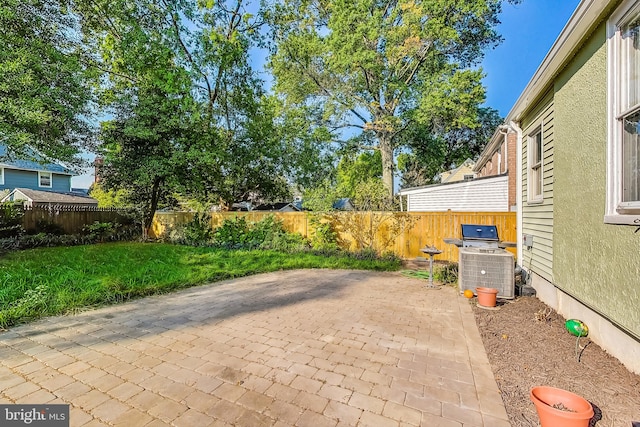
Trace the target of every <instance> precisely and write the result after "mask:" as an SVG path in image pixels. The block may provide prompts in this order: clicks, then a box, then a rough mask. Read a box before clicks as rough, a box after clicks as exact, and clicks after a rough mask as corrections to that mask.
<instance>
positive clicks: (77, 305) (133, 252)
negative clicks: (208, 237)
mask: <svg viewBox="0 0 640 427" xmlns="http://www.w3.org/2000/svg"><path fill="white" fill-rule="evenodd" d="M297 268H337V269H361V270H378V271H387V270H396V269H398V268H400V262H399V261H393V260H366V259H357V258H355V257H350V256H322V255H317V254H313V253H295V254H290V253H280V252H274V251H260V250H256V251H228V250H220V249H212V248H203V247H191V246H178V245H170V244H161V243H112V244H100V245H87V246H72V247H58V248H42V249H31V250H25V251H19V252H13V253H10V254H9V255H7V256H5V257H3V258H2V259H0V327H5V328H6V327H7V326H11V325H14V324H16V323H21V322H25V321H28V320H30V319H35V318H38V317H42V316H50V315H55V314H63V313H68V312H73V311H74V310H78V309H82V308H85V307H91V306H97V305H103V304H112V303H117V302H121V301H125V300H128V299H131V298H136V297H140V296H144V295H152V294H159V293H165V292H170V291H172V290H175V289H181V288H186V287H189V286H194V285H198V284H203V283H209V282H215V281H219V280H224V279H230V278H234V277H242V276H248V275H251V274H256V273H265V272H270V271H277V270H291V269H297Z"/></svg>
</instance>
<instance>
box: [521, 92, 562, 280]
mask: <svg viewBox="0 0 640 427" xmlns="http://www.w3.org/2000/svg"><path fill="white" fill-rule="evenodd" d="M554 107H555V104H554V97H553V92H551V91H550V92H549V93H548V94H547V95H546V96H545V97H544V98H543V99H542V101H541V102H540V103H539V104H538V105H537V107H536V108H534V109H532V110H531V111H530V112H529V113H528V114H527V116H526V117H525V118H524V120H523V121H522V129H523V135H524V136H523V141H522V142H523V150H522V156H523V162H522V165H523V167H522V190H523V206H522V233H523V234H530V235H533V241H534V245H533V247H532V248H531V249H530V250H529V249H525V250H524V252H523V256H522V258H523V259H522V260H521V262H522V265H523V266H524V267H525V268H527V269H528V270H530V271H533V272H535V273H536V274H538V275H540V276H541V277H544V278H545V279H546V280H549V281H552V280H553V251H554V250H553V239H554V237H553V232H554V216H553V206H554V182H553V173H554V140H555V115H554ZM538 126H542V142H543V149H542V173H543V186H542V195H543V199H542V201H541V202H530V201H528V200H529V194H528V178H529V177H528V167H529V159H528V151H529V150H528V148H529V147H528V138H527V136H528V135H529V134H530V133H532V132H534V131H535V130H536V129H537V128H538Z"/></svg>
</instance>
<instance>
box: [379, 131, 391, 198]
mask: <svg viewBox="0 0 640 427" xmlns="http://www.w3.org/2000/svg"><path fill="white" fill-rule="evenodd" d="M378 149H379V150H380V154H381V157H382V182H383V183H384V186H385V187H386V188H387V191H388V192H389V200H392V199H393V172H394V169H395V167H394V162H393V144H392V141H391V137H390V135H389V134H388V133H379V134H378Z"/></svg>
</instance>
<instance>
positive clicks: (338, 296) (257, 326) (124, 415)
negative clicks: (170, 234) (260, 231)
mask: <svg viewBox="0 0 640 427" xmlns="http://www.w3.org/2000/svg"><path fill="white" fill-rule="evenodd" d="M0 384H1V387H0V403H49V402H52V403H68V404H70V405H71V417H70V418H71V425H72V426H94V425H122V426H131V427H136V426H141V427H142V426H145V427H153V426H161V425H174V426H189V427H191V426H195V425H198V426H200V425H201V426H206V425H211V426H231V425H236V426H254V425H255V426H314V427H315V426H322V425H326V426H338V425H339V426H342V425H354V426H376V427H380V426H386V425H389V426H400V425H416V426H420V425H421V426H462V425H473V426H492V427H502V426H504V427H506V426H508V425H509V422H508V419H507V415H506V411H505V409H504V405H503V403H502V400H501V398H500V394H499V392H498V388H497V386H496V384H495V379H494V377H493V373H492V372H491V369H490V366H489V363H488V360H487V356H486V352H485V351H484V347H483V345H482V341H481V339H480V335H479V333H478V329H477V327H476V325H475V320H474V318H473V313H472V311H471V307H470V306H469V302H468V301H467V300H466V299H464V298H462V297H460V296H459V295H458V293H457V290H456V289H454V288H450V287H443V288H441V289H439V290H432V289H427V288H426V287H425V286H424V282H423V281H419V280H416V279H410V278H406V277H404V276H402V275H400V274H399V273H373V272H362V271H340V270H337V271H330V270H298V271H291V272H278V273H271V274H264V275H258V276H253V277H248V278H244V279H239V280H233V281H227V282H224V283H218V284H214V285H209V286H201V287H196V288H191V289H188V290H184V291H181V292H176V293H173V294H169V295H162V296H154V297H149V298H144V299H140V300H137V301H133V302H129V303H127V304H122V305H118V306H112V307H105V308H102V309H98V310H93V311H87V312H84V313H80V314H77V315H74V316H62V317H52V318H47V319H43V320H40V321H37V322H33V323H31V324H27V325H23V326H19V327H16V328H13V329H10V330H9V331H4V332H0Z"/></svg>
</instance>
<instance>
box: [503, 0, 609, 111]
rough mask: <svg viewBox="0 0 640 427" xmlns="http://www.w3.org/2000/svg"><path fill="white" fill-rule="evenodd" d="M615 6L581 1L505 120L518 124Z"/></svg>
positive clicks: (589, 0)
mask: <svg viewBox="0 0 640 427" xmlns="http://www.w3.org/2000/svg"><path fill="white" fill-rule="evenodd" d="M616 4H617V1H616V0H606V1H603V0H582V1H581V2H580V4H579V5H578V7H577V8H576V10H575V12H573V15H571V18H569V22H568V23H567V25H565V27H564V29H563V30H562V32H561V33H560V35H559V36H558V38H557V39H556V41H555V43H554V44H553V46H552V47H551V50H549V53H547V56H545V58H544V60H543V61H542V63H541V64H540V66H539V67H538V69H537V70H536V72H535V73H534V75H533V77H532V78H531V80H530V81H529V83H528V84H527V86H526V87H525V89H524V90H523V91H522V93H521V94H520V97H519V98H518V100H517V101H516V103H515V104H514V106H513V107H512V108H511V111H509V113H508V114H507V117H506V118H505V123H509V122H510V121H515V122H518V121H520V120H521V119H522V116H523V114H524V113H525V112H526V110H527V109H528V108H529V107H530V106H531V105H534V104H535V101H536V100H537V99H539V98H540V97H541V96H543V95H544V93H545V92H546V90H547V89H548V88H549V86H550V85H552V84H553V80H554V78H555V77H556V76H557V75H558V73H559V72H560V71H561V70H562V69H563V68H564V67H565V66H566V64H567V63H568V62H569V61H570V60H571V58H572V57H573V56H574V55H575V53H576V52H577V51H578V49H580V47H581V46H582V40H583V39H584V38H585V37H587V36H588V35H589V34H590V33H591V32H592V30H593V28H594V27H595V26H596V25H597V24H598V23H599V22H601V20H602V19H603V17H604V16H605V14H606V13H607V12H609V11H611V9H612V8H613V7H614V6H615V5H616Z"/></svg>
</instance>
